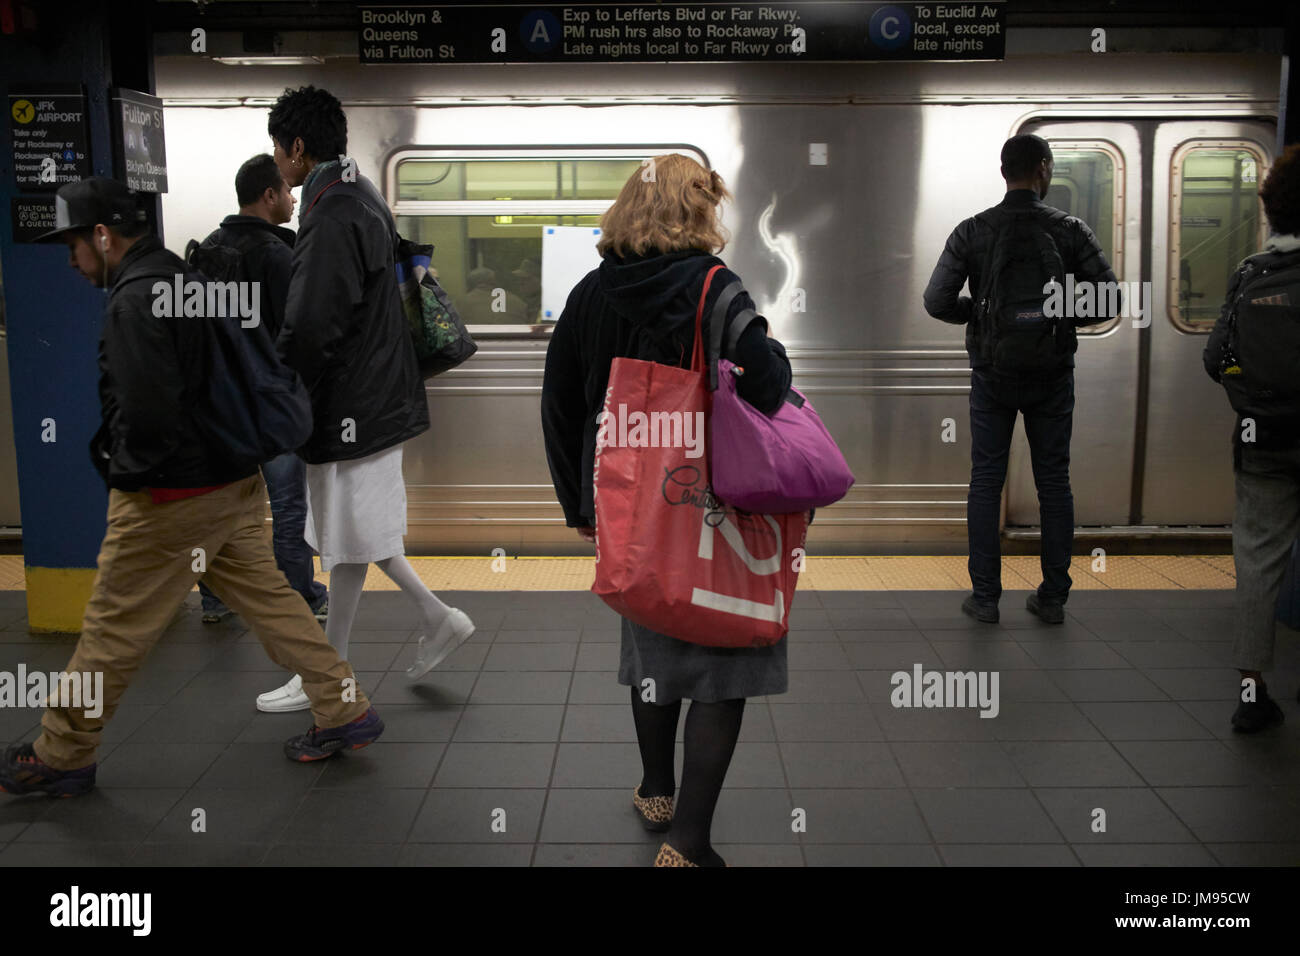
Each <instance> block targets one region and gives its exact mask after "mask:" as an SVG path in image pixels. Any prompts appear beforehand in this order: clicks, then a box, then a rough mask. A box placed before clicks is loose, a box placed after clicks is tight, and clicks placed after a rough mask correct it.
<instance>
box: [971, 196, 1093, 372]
mask: <svg viewBox="0 0 1300 956" xmlns="http://www.w3.org/2000/svg"><path fill="white" fill-rule="evenodd" d="M1043 215H1044V216H1045V217H1046V218H1040V215H1039V213H1037V212H1034V211H1031V210H1025V211H1020V210H1016V211H1010V212H1006V213H1005V214H1004V215H1003V216H1002V218H1001V219H1000V220H999V221H998V222H997V223H996V224H994V226H993V228H994V230H995V238H994V240H993V246H992V250H993V251H992V255H991V256H990V258H989V264H988V272H987V273H986V274H985V275H984V277H983V279H982V281H981V283H980V285H981V287H982V288H981V291H980V301H979V308H978V311H977V313H976V316H975V320H974V321H977V322H981V323H983V327H982V330H981V331H982V334H983V339H984V347H985V349H986V357H987V358H988V359H989V361H991V362H992V363H993V367H994V369H996V370H997V371H1000V372H1010V373H1020V372H1037V371H1045V370H1047V369H1052V368H1055V367H1057V366H1058V365H1060V364H1061V360H1062V359H1063V358H1064V357H1065V356H1067V355H1069V354H1072V353H1073V351H1074V328H1073V327H1072V326H1071V325H1070V321H1069V319H1067V318H1065V317H1064V316H1057V317H1052V316H1049V315H1047V314H1046V309H1045V308H1044V304H1045V300H1046V298H1047V293H1045V292H1044V291H1043V290H1044V288H1045V287H1046V286H1047V285H1048V283H1049V282H1050V281H1055V282H1057V283H1063V282H1064V281H1065V263H1064V262H1063V261H1062V259H1061V253H1060V250H1058V249H1057V248H1056V242H1055V240H1054V239H1052V235H1051V233H1050V232H1049V231H1048V230H1049V227H1050V224H1051V223H1055V222H1059V221H1060V220H1062V219H1064V218H1066V214H1065V213H1063V212H1061V211H1060V210H1059V209H1053V210H1050V215H1049V214H1046V213H1044V214H1043Z"/></svg>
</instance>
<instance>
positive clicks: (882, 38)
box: [357, 0, 1005, 63]
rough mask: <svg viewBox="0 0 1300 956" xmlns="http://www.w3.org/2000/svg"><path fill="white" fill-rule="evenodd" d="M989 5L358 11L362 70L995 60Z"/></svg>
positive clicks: (996, 19) (999, 52)
mask: <svg viewBox="0 0 1300 956" xmlns="http://www.w3.org/2000/svg"><path fill="white" fill-rule="evenodd" d="M1003 7H1004V4H1003V3H1002V0H993V2H981V3H874V2H858V0H849V2H845V3H733V4H726V5H722V4H716V5H715V4H707V3H656V4H648V3H625V4H599V5H586V4H560V5H547V6H540V7H538V6H495V5H477V6H462V5H456V6H444V5H424V4H393V5H384V6H378V5H376V6H362V7H360V8H359V9H358V24H357V39H358V48H359V53H360V58H361V62H362V63H537V62H549V63H589V62H600V63H610V62H678V63H685V62H707V61H723V62H728V61H741V60H771V61H800V60H811V61H818V60H821V61H825V60H843V61H859V60H996V59H1001V58H1002V56H1003V53H1004V50H1005V21H1004V10H1003Z"/></svg>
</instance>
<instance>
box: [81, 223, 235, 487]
mask: <svg viewBox="0 0 1300 956" xmlns="http://www.w3.org/2000/svg"><path fill="white" fill-rule="evenodd" d="M178 274H184V276H185V279H184V280H183V281H190V280H197V281H202V280H203V277H202V276H200V275H198V274H196V273H186V271H185V263H184V261H182V260H181V258H180V257H179V256H177V255H175V254H173V253H171V252H169V251H168V250H166V249H164V248H163V245H162V243H161V242H160V241H159V239H158V237H157V236H152V235H151V236H146V237H145V238H143V239H140V240H139V241H137V242H136V243H135V244H134V245H132V246H131V248H130V249H128V250H127V252H126V254H125V255H124V256H123V257H122V261H121V262H120V263H119V264H118V267H117V269H116V270H114V272H113V273H112V274H111V275H110V276H109V287H110V292H109V297H108V303H107V306H106V308H105V310H104V332H103V335H102V337H101V338H100V340H99V402H100V416H101V424H100V427H99V431H98V432H96V433H95V437H94V438H92V439H91V442H90V457H91V461H92V462H94V464H95V467H96V468H97V469H98V470H99V473H100V475H101V476H102V477H103V478H104V481H105V483H106V484H107V485H108V486H109V487H110V488H117V489H120V490H122V491H139V490H140V489H141V488H201V487H205V486H207V485H219V484H224V483H225V482H229V481H238V480H239V479H241V478H247V477H248V476H249V475H252V474H255V473H256V471H257V469H256V468H255V467H254V468H248V467H238V466H235V467H232V466H231V465H230V464H229V463H227V462H225V461H223V460H218V459H216V458H215V457H214V456H211V455H209V453H208V450H207V448H206V446H205V444H204V443H203V441H202V440H201V439H200V438H199V436H198V429H197V428H196V427H195V423H194V411H193V409H194V403H195V400H196V397H197V390H198V389H199V388H201V387H202V384H203V381H204V375H205V371H204V370H205V367H206V356H207V354H208V353H207V348H208V341H209V340H208V338H207V333H206V332H205V326H204V324H203V322H202V320H199V319H195V318H184V317H181V318H159V317H157V316H156V315H154V301H155V296H154V292H153V288H154V284H155V283H156V282H159V281H165V282H166V283H167V284H168V285H171V284H172V283H173V282H174V280H175V277H176V276H177V275H178Z"/></svg>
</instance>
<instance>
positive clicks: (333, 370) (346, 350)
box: [276, 160, 429, 464]
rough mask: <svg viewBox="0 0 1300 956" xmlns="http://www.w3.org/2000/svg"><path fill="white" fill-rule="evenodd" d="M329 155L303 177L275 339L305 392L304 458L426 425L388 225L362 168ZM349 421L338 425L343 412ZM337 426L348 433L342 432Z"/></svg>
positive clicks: (337, 455)
mask: <svg viewBox="0 0 1300 956" xmlns="http://www.w3.org/2000/svg"><path fill="white" fill-rule="evenodd" d="M340 171H341V170H340V164H339V163H338V161H337V160H331V161H330V162H327V163H322V164H321V165H320V166H318V167H317V168H315V169H313V170H312V171H311V174H310V175H309V176H308V178H307V181H306V182H305V183H303V187H302V203H301V210H300V212H299V214H298V224H299V225H298V238H297V240H296V241H295V242H294V246H293V274H292V277H291V278H290V280H289V299H288V304H287V306H286V309H285V318H284V325H283V326H281V328H280V335H279V338H278V339H276V349H277V350H278V351H279V353H280V357H281V358H282V359H284V362H285V364H286V365H288V366H289V367H290V368H292V369H294V370H295V371H297V372H298V374H299V375H301V376H302V380H303V384H305V385H306V386H307V390H308V391H309V392H311V409H312V417H313V419H314V421H315V424H314V426H313V430H312V435H311V438H309V439H308V440H307V444H305V445H304V446H303V447H302V448H299V449H298V455H299V457H300V458H302V459H303V460H304V461H306V462H308V463H310V464H322V463H325V462H330V461H347V460H352V459H356V458H365V457H367V456H368V455H373V454H376V453H377V452H381V451H383V450H384V449H386V448H391V447H392V446H394V445H397V444H399V443H401V442H404V441H406V440H407V439H408V438H412V437H414V436H416V435H418V434H420V433H421V432H423V431H425V430H427V429H428V427H429V402H428V398H427V397H426V395H425V391H424V381H423V379H421V378H420V370H419V365H418V364H417V361H416V357H415V346H414V344H413V343H412V341H411V332H410V328H409V326H408V325H407V321H406V313H405V312H404V311H403V309H402V302H401V298H400V296H399V293H398V289H397V273H396V272H395V271H394V257H395V255H396V252H397V227H396V226H395V225H394V223H393V214H392V212H391V211H390V210H389V208H388V204H387V203H385V202H384V199H383V197H382V196H380V195H379V192H378V191H377V190H376V189H375V187H374V185H373V184H371V182H370V180H368V179H366V178H365V177H364V176H358V177H357V180H356V181H355V182H344V181H341V179H340ZM345 419H346V420H350V421H351V422H352V423H353V428H352V429H351V430H347V431H345V429H344V424H343V423H344V420H345ZM345 436H346V437H347V438H350V439H351V440H346V441H345V440H344V439H345Z"/></svg>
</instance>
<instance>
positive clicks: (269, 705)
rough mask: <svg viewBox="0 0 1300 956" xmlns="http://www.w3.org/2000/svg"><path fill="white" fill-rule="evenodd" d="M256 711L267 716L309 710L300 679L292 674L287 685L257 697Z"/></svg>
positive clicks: (309, 702) (309, 703) (308, 702)
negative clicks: (262, 712)
mask: <svg viewBox="0 0 1300 956" xmlns="http://www.w3.org/2000/svg"><path fill="white" fill-rule="evenodd" d="M257 709H258V710H260V711H264V712H265V713H268V714H287V713H288V712H289V711H292V710H311V701H310V700H308V698H307V695H306V694H304V693H303V692H302V677H301V676H300V675H298V674H294V675H293V677H291V678H290V679H289V683H287V684H285V685H284V686H283V687H277V688H276V689H275V690H272V691H267V692H266V693H265V694H258V695H257Z"/></svg>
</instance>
